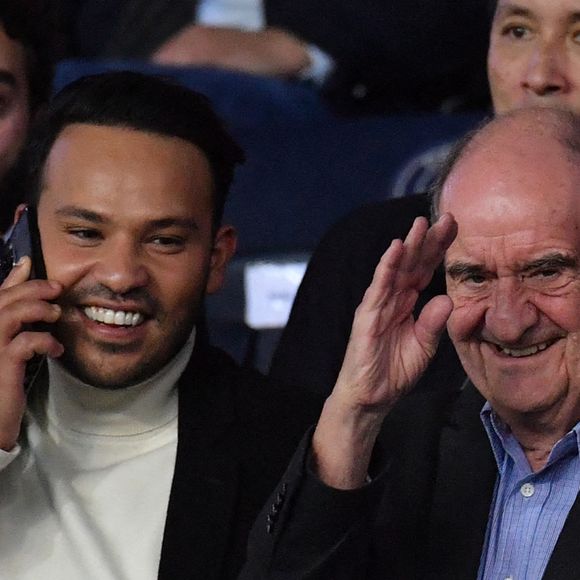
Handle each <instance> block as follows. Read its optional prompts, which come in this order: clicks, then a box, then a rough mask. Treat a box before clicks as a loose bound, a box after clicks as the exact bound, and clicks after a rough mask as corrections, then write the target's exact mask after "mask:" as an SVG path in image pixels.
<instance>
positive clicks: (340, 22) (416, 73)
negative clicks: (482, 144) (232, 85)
mask: <svg viewBox="0 0 580 580" xmlns="http://www.w3.org/2000/svg"><path fill="white" fill-rule="evenodd" d="M68 4H69V5H70V6H69V12H70V13H69V20H70V21H71V23H72V34H71V36H72V41H73V42H72V44H73V46H72V47H71V50H72V52H73V54H76V55H79V56H84V57H89V58H95V57H97V58H101V59H102V58H116V59H119V58H132V59H142V60H151V61H152V62H156V63H160V64H166V65H179V66H194V67H200V66H201V67H217V68H226V69H233V70H238V71H244V72H248V73H253V74H258V75H265V76H273V77H279V78H284V79H293V80H303V81H304V80H305V81H309V82H311V83H314V84H316V85H318V86H319V87H320V90H321V92H322V94H323V95H325V96H326V97H327V99H328V100H329V102H330V103H331V104H333V105H334V106H335V108H336V109H337V110H339V111H340V112H342V113H347V114H378V113H385V112H389V111H394V110H410V109H411V110H412V109H417V110H439V109H442V108H443V109H445V110H460V109H465V108H474V107H481V106H485V105H486V104H487V102H488V98H489V97H488V91H487V87H486V84H485V49H486V39H487V32H488V27H489V17H488V11H487V0H463V1H462V2H456V1H455V0H439V1H438V2H425V1H424V0H406V1H403V0H391V1H384V0H380V1H377V0H364V1H360V0H359V1H358V2H352V0H229V1H223V0H121V1H119V0H99V1H98V2H95V0H75V1H74V2H70V0H69V2H68Z"/></svg>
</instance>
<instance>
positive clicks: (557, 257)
mask: <svg viewBox="0 0 580 580" xmlns="http://www.w3.org/2000/svg"><path fill="white" fill-rule="evenodd" d="M577 266H578V259H577V258H576V257H575V256H571V255H569V254H562V253H560V252H552V253H550V254H546V255H545V256H540V257H539V258H536V259H535V260H531V261H530V262H526V263H525V264H524V265H523V267H522V270H521V271H522V273H526V272H533V271H534V270H551V269H556V270H562V269H565V268H576V267H577Z"/></svg>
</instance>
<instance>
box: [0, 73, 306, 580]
mask: <svg viewBox="0 0 580 580" xmlns="http://www.w3.org/2000/svg"><path fill="white" fill-rule="evenodd" d="M242 160H243V152H242V151H241V149H240V148H239V147H238V145H237V144H236V143H235V142H234V141H233V140H232V138H231V137H230V136H229V134H228V133H227V132H226V131H225V129H224V128H223V126H222V124H221V121H220V120H219V118H218V117H217V116H216V115H215V113H214V112H213V110H212V109H211V107H210V106H209V103H208V101H207V99H206V98H205V97H203V96H202V95H199V94H197V93H194V92H192V91H190V90H188V89H186V88H184V87H182V86H178V85H174V84H171V83H168V82H165V81H162V80H160V79H157V78H154V77H148V76H145V75H141V74H137V73H129V72H119V73H109V74H104V75H97V76H93V77H86V78H83V79H80V80H79V81H77V82H75V83H73V84H72V85H69V86H68V87H66V88H65V89H63V91H62V92H61V93H60V94H59V95H57V96H56V97H55V98H54V100H53V101H52V102H51V104H50V105H49V108H48V110H47V112H46V115H44V116H43V118H42V119H41V122H40V124H39V125H38V126H37V127H35V129H34V130H33V132H32V134H31V138H30V143H29V145H28V147H27V149H26V151H25V153H24V155H23V163H24V167H25V168H27V171H26V172H25V174H23V175H24V178H25V179H26V191H27V192H28V202H29V205H30V207H32V208H36V212H37V216H38V230H39V234H40V240H41V245H42V253H43V255H44V262H45V267H46V274H47V279H46V280H44V279H43V280H40V279H36V280H29V279H28V278H29V274H30V271H31V262H30V259H28V258H25V259H23V260H22V261H21V262H19V263H18V264H17V265H16V266H15V267H14V268H13V269H12V271H11V272H10V274H9V275H8V277H7V278H6V280H5V281H4V283H3V284H2V285H1V286H0V367H1V368H2V377H1V379H0V467H1V470H0V536H1V537H2V542H0V562H1V565H0V568H1V570H2V573H1V574H2V576H3V577H6V578H10V579H11V580H38V578H43V579H47V580H57V579H58V580H78V579H79V578H86V579H96V580H102V579H112V578H114V579H115V580H121V579H123V580H130V579H134V580H147V579H153V578H162V579H166V580H191V579H194V578H198V579H200V580H211V579H215V580H218V579H219V580H224V579H228V578H235V577H236V575H237V573H238V571H239V568H240V566H241V564H242V561H243V557H244V550H245V545H246V540H247V532H248V529H249V526H250V525H251V523H252V521H253V520H254V519H255V516H256V513H257V511H258V510H259V508H260V506H261V505H262V504H263V502H264V500H265V498H266V497H267V494H268V493H269V491H270V490H271V488H272V487H273V486H274V484H275V482H276V481H277V479H278V478H279V477H280V475H281V473H282V471H283V468H284V464H285V463H286V461H287V460H288V458H289V457H290V455H291V453H292V451H293V448H294V447H295V445H296V443H297V441H298V440H299V437H300V436H301V433H302V431H303V430H304V429H305V428H306V426H307V425H308V424H309V423H311V422H312V421H313V420H314V416H315V412H316V405H315V404H313V403H312V401H313V399H312V398H310V397H308V396H304V397H302V396H301V395H299V393H298V392H297V391H295V390H290V389H285V388H277V387H276V386H274V385H270V384H267V383H266V382H265V381H264V380H263V379H262V377H260V376H259V375H257V374H255V373H253V372H251V371H249V370H241V369H239V368H238V367H237V366H236V365H235V364H234V362H233V361H232V360H231V359H230V358H229V357H228V356H227V355H226V354H225V353H223V352H221V351H219V350H217V349H214V348H212V347H210V346H209V345H208V344H207V342H206V338H205V333H204V332H203V329H202V328H201V321H200V313H201V308H202V304H203V300H204V296H205V295H206V294H207V293H212V292H215V291H217V290H218V289H219V288H220V286H221V285H222V282H223V278H224V272H225V268H226V266H227V263H228V261H229V259H230V257H231V256H232V254H233V253H234V250H235V246H236V235H235V231H234V230H233V228H232V227H231V226H228V225H222V224H221V218H222V213H223V206H224V203H225V199H226V195H227V193H228V190H229V186H230V183H231V181H232V178H233V175H234V168H235V165H236V164H238V163H240V162H241V161H242ZM24 210H25V207H24V206H19V208H18V210H17V216H16V217H18V216H20V215H21V214H22V213H23V211H24ZM29 211H30V210H29ZM35 356H44V357H46V362H45V363H43V364H42V365H41V367H40V370H39V372H38V373H37V374H36V377H32V380H31V382H30V383H27V384H26V385H25V384H24V382H25V376H26V365H27V361H29V360H30V359H32V358H33V357H35ZM281 416H284V417H285V423H284V429H282V430H281V429H280V417H281Z"/></svg>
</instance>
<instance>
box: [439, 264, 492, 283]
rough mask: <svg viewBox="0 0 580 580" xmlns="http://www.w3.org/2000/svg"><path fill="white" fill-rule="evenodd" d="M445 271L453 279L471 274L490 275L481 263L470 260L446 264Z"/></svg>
mask: <svg viewBox="0 0 580 580" xmlns="http://www.w3.org/2000/svg"><path fill="white" fill-rule="evenodd" d="M445 272H446V273H447V275H448V276H449V277H450V278H451V279H452V280H457V279H458V278H465V277H469V276H484V277H487V276H489V271H488V270H486V269H485V268H484V267H483V266H481V265H479V264H471V263H469V262H453V263H452V264H447V265H446V266H445Z"/></svg>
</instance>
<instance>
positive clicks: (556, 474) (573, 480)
mask: <svg viewBox="0 0 580 580" xmlns="http://www.w3.org/2000/svg"><path fill="white" fill-rule="evenodd" d="M481 420H482V421H483V425H484V427H485V430H486V431H487V434H488V437H489V440H490V442H491V447H492V449H493V454H494V456H495V459H496V461H497V466H498V470H499V475H498V478H497V480H496V484H495V491H494V496H493V501H492V504H491V508H490V516H489V522H488V525H487V533H486V539H485V544H484V548H483V552H482V555H481V562H480V566H479V574H478V579H479V580H508V579H509V580H539V579H540V578H541V577H542V575H543V573H544V570H545V569H546V565H547V564H548V560H549V559H550V556H551V554H552V551H553V550H554V546H555V545H556V541H557V539H558V536H559V535H560V532H561V531H562V527H563V526H564V522H565V520H566V517H567V516H568V512H569V511H570V508H571V507H572V504H573V503H574V501H575V500H576V495H577V494H578V491H579V490H580V459H579V452H578V450H579V446H580V443H579V442H580V435H579V431H580V423H578V424H577V425H576V426H575V427H574V429H573V430H572V431H570V432H569V433H568V434H567V435H566V436H565V437H563V438H562V439H561V440H560V441H558V443H556V445H554V447H553V449H552V451H551V453H550V456H549V458H548V462H547V463H546V465H545V466H544V468H543V469H542V470H541V471H539V472H537V473H533V472H532V470H531V469H530V465H529V463H528V460H527V458H526V456H525V454H524V452H523V450H522V448H521V447H520V445H519V443H518V442H517V440H516V439H515V437H514V436H513V435H512V433H511V431H510V430H509V427H507V426H506V425H505V424H504V423H503V422H502V421H501V419H499V417H498V416H497V415H495V413H494V412H493V411H492V409H491V407H490V405H489V403H486V404H485V406H484V407H483V410H482V412H481Z"/></svg>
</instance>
